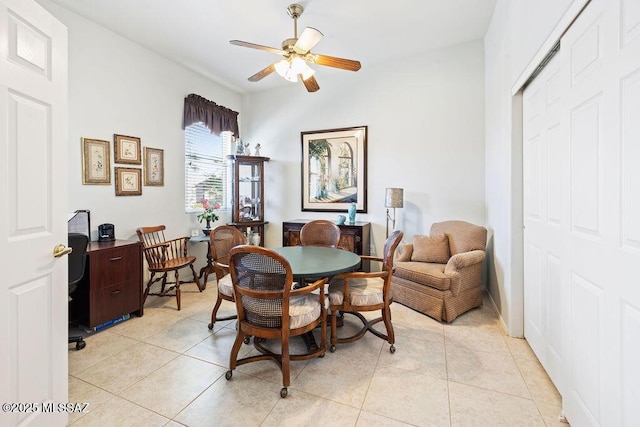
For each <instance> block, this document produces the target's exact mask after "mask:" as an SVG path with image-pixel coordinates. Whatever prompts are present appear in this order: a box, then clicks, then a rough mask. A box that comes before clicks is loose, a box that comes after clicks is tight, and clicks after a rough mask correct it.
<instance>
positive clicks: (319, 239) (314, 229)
mask: <svg viewBox="0 0 640 427" xmlns="http://www.w3.org/2000/svg"><path fill="white" fill-rule="evenodd" d="M339 242H340V227H338V226H337V225H335V224H334V223H333V222H331V221H327V220H325V219H317V220H314V221H310V222H308V223H306V224H305V225H304V226H302V228H301V229H300V243H301V244H302V246H326V247H328V248H337V247H338V243H339Z"/></svg>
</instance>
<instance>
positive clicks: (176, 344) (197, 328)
mask: <svg viewBox="0 0 640 427" xmlns="http://www.w3.org/2000/svg"><path fill="white" fill-rule="evenodd" d="M211 334H212V332H211V331H210V330H209V329H208V328H207V324H206V323H204V322H199V321H197V320H193V319H188V318H182V319H180V320H179V321H178V322H176V323H174V324H173V325H171V327H170V328H167V329H164V330H162V331H160V332H157V333H155V334H153V335H151V336H150V337H147V338H144V339H143V341H144V342H146V343H148V344H153V345H155V346H158V347H162V348H165V349H167V350H171V351H175V352H178V353H184V352H185V351H187V350H189V349H190V348H191V347H193V346H195V345H197V344H199V343H200V342H202V341H203V340H204V339H206V338H207V337H208V336H209V335H211Z"/></svg>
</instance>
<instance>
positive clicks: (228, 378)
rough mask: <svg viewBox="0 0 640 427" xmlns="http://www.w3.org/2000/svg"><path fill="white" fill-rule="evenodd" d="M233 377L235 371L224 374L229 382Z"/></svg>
mask: <svg viewBox="0 0 640 427" xmlns="http://www.w3.org/2000/svg"><path fill="white" fill-rule="evenodd" d="M232 376H233V371H227V372H226V373H225V374H224V377H225V378H226V380H227V381H229V380H230V379H231V377H232Z"/></svg>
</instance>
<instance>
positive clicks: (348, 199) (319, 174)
mask: <svg viewBox="0 0 640 427" xmlns="http://www.w3.org/2000/svg"><path fill="white" fill-rule="evenodd" d="M300 134H301V139H302V210H303V211H315V212H346V211H347V209H348V207H349V205H351V203H355V204H356V207H357V212H362V213H364V212H367V126H359V127H352V128H344V129H327V130H316V131H310V132H301V133H300Z"/></svg>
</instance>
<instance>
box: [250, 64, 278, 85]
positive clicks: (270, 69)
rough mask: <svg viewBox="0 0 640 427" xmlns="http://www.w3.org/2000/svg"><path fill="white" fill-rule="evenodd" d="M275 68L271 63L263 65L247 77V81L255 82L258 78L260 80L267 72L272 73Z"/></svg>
mask: <svg viewBox="0 0 640 427" xmlns="http://www.w3.org/2000/svg"><path fill="white" fill-rule="evenodd" d="M275 70H276V67H274V66H273V64H271V65H269V66H268V67H265V68H263V69H262V70H260V71H258V72H257V73H255V74H254V75H253V76H251V77H249V81H250V82H257V81H259V80H262V79H263V78H265V77H267V76H268V75H269V74H271V73H273V72H274V71H275Z"/></svg>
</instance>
